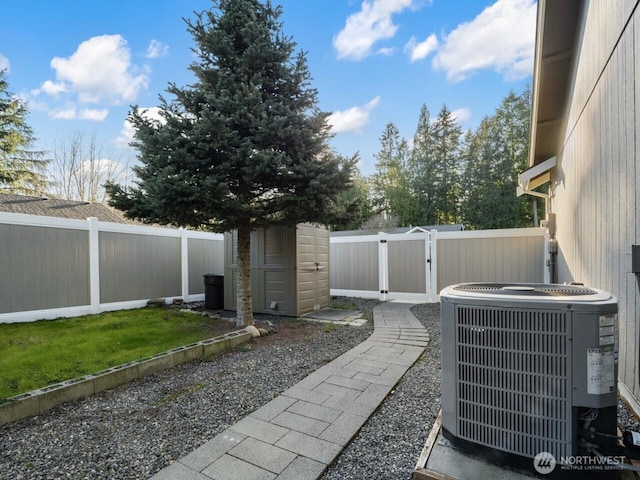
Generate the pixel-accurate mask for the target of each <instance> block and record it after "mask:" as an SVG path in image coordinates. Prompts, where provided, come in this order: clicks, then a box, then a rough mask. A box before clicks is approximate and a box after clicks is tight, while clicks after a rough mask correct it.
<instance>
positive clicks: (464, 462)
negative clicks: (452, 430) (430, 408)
mask: <svg viewBox="0 0 640 480" xmlns="http://www.w3.org/2000/svg"><path fill="white" fill-rule="evenodd" d="M441 421H442V414H440V415H438V418H437V419H436V421H435V423H434V424H433V427H432V428H431V432H430V433H429V437H428V438H427V442H426V443H425V446H424V449H423V450H422V454H421V455H420V458H419V459H418V463H417V464H416V468H415V470H414V472H413V477H414V478H415V479H417V480H475V479H477V478H487V479H489V478H490V479H491V480H531V479H536V478H539V477H536V476H535V475H533V474H532V473H529V472H523V471H520V470H515V469H513V468H510V467H505V466H502V465H495V464H492V463H489V462H488V461H486V460H485V459H483V458H482V457H478V456H474V455H472V454H469V453H466V452H463V451H461V450H459V449H457V448H455V447H454V446H453V445H451V443H450V442H449V441H447V439H446V438H444V437H443V436H442V428H441Z"/></svg>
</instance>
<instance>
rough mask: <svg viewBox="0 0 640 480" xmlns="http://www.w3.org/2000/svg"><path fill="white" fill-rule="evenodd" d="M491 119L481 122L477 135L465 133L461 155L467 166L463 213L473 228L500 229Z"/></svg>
mask: <svg viewBox="0 0 640 480" xmlns="http://www.w3.org/2000/svg"><path fill="white" fill-rule="evenodd" d="M493 133H494V132H493V128H492V126H491V120H490V119H489V117H485V118H483V119H482V121H481V122H480V125H479V126H478V129H477V130H476V131H475V133H473V132H471V131H468V132H467V133H466V134H465V137H464V140H463V142H462V147H461V152H462V153H461V156H462V159H463V162H464V165H465V168H464V172H463V174H462V179H461V188H462V199H461V200H462V201H461V206H460V213H461V215H462V220H463V223H464V224H465V226H466V227H467V228H471V229H489V228H497V227H495V225H497V223H498V215H499V213H498V210H497V203H498V197H497V196H496V195H495V178H494V170H495V168H494V152H495V149H496V146H495V138H494V137H493Z"/></svg>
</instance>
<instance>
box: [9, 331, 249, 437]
mask: <svg viewBox="0 0 640 480" xmlns="http://www.w3.org/2000/svg"><path fill="white" fill-rule="evenodd" d="M249 340H251V334H250V333H248V332H246V331H244V330H237V331H235V332H231V333H227V334H225V335H220V336H218V337H213V338H209V339H207V340H201V341H199V342H196V343H192V344H190V345H185V346H183V347H177V348H173V349H171V350H167V351H166V352H161V353H158V354H156V355H154V356H152V357H149V358H144V359H141V360H136V361H133V362H129V363H125V364H124V365H118V366H116V367H112V368H108V369H106V370H102V371H100V372H97V373H94V374H91V375H85V376H84V377H78V378H74V379H72V380H67V381H65V382H60V383H55V384H53V385H48V386H46V387H43V388H40V389H38V390H32V391H30V392H26V393H22V394H20V395H16V396H15V397H10V398H7V399H6V400H5V401H4V402H3V403H0V426H2V425H6V424H7V423H11V422H15V421H17V420H21V419H23V418H27V417H30V416H33V415H40V414H42V413H44V412H45V411H47V410H49V409H51V408H53V407H55V406H56V405H60V404H61V403H64V402H68V401H71V400H78V399H79V398H83V397H88V396H91V395H93V394H96V393H100V392H103V391H105V390H109V389H111V388H115V387H118V386H120V385H124V384H125V383H129V382H130V381H132V380H135V379H137V378H142V377H145V376H148V375H151V374H153V373H156V372H158V371H160V370H166V369H168V368H171V367H175V366H177V365H180V364H182V363H186V362H189V361H191V360H195V359H196V358H205V357H208V356H210V355H213V354H214V353H218V352H222V351H223V350H226V349H229V348H233V347H235V346H236V345H240V344H241V343H245V342H247V341H249Z"/></svg>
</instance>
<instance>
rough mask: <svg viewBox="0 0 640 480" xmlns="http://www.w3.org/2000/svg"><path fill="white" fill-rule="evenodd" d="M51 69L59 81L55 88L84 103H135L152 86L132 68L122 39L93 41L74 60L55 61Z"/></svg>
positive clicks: (75, 55)
mask: <svg viewBox="0 0 640 480" xmlns="http://www.w3.org/2000/svg"><path fill="white" fill-rule="evenodd" d="M51 67H52V68H53V69H54V70H55V71H56V79H57V81H56V82H55V84H54V83H53V82H50V83H51V85H56V84H57V85H59V86H62V85H64V87H65V88H66V89H67V90H72V91H73V92H75V93H77V95H78V99H79V101H80V102H88V103H98V102H107V103H110V104H121V103H124V102H131V101H133V100H135V99H136V97H137V96H138V93H139V92H140V91H141V90H143V89H146V88H147V87H148V85H149V77H148V76H147V75H145V74H143V73H137V72H136V70H137V68H136V67H135V66H133V65H132V64H131V53H130V51H129V48H128V47H127V41H126V40H125V39H124V38H123V37H122V36H120V35H102V36H98V37H92V38H90V39H89V40H86V41H84V42H82V43H81V44H80V45H79V46H78V49H77V50H76V51H75V52H74V53H73V55H71V56H70V57H68V58H61V57H55V58H53V60H51ZM45 83H46V82H45ZM58 88H60V87H58ZM46 93H48V92H46Z"/></svg>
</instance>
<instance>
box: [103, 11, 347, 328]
mask: <svg viewBox="0 0 640 480" xmlns="http://www.w3.org/2000/svg"><path fill="white" fill-rule="evenodd" d="M213 4H214V7H213V8H212V9H211V10H209V11H205V12H202V13H200V14H199V15H198V16H197V18H196V20H195V21H188V22H187V25H188V31H189V32H190V33H191V34H192V35H193V37H194V39H195V42H196V48H195V49H194V52H195V54H196V55H197V59H196V60H195V61H194V63H192V65H191V67H190V68H191V70H192V71H193V73H194V74H195V76H196V81H195V83H194V84H193V85H191V86H187V87H178V86H176V85H175V84H171V85H170V86H169V88H168V92H169V94H171V95H173V97H174V100H173V101H172V102H170V103H169V102H168V101H166V100H165V99H163V98H161V105H160V109H161V112H162V116H163V119H164V122H156V121H153V120H149V119H148V118H146V117H145V116H144V115H143V113H142V112H141V111H140V110H139V109H137V108H134V109H133V111H132V114H131V121H132V123H133V125H134V127H135V130H136V133H135V142H134V146H135V147H137V148H138V150H139V157H138V158H139V160H140V162H141V166H140V167H137V168H135V169H134V171H135V173H136V174H137V176H138V177H139V179H138V181H137V185H138V186H137V187H135V188H131V189H129V190H125V189H123V188H120V187H118V186H116V185H113V184H110V185H109V186H108V191H109V194H110V196H111V198H112V201H111V204H112V205H113V206H116V207H118V208H120V209H123V210H125V211H126V212H127V215H128V216H130V217H135V218H140V219H143V220H146V221H150V222H163V223H173V224H177V225H188V226H194V227H198V228H202V229H206V230H209V231H214V232H224V231H230V230H237V232H238V275H237V279H238V284H237V292H238V302H237V305H238V314H237V321H238V323H239V324H252V323H253V313H252V300H251V281H250V233H251V231H252V230H253V229H255V228H258V227H266V226H269V225H272V224H279V223H280V224H282V223H289V224H295V223H298V222H301V221H317V222H322V223H326V224H328V223H330V222H331V219H332V218H333V217H334V216H335V215H336V210H337V208H338V207H337V204H336V202H335V199H336V197H337V196H338V195H339V194H340V193H341V192H342V191H344V190H345V189H347V188H348V187H349V186H350V179H351V175H352V169H353V168H354V163H355V159H350V160H347V159H344V158H342V157H339V156H337V155H335V154H333V153H332V152H331V151H330V150H329V148H328V146H327V145H328V139H329V138H330V135H329V126H328V124H327V122H326V119H327V116H328V114H327V113H324V112H321V111H319V109H318V107H317V102H318V100H317V91H316V90H315V89H313V88H312V87H311V86H310V84H311V76H310V73H309V70H308V67H307V60H306V56H305V54H304V53H302V52H299V53H296V52H295V46H296V44H295V43H294V42H293V40H292V39H291V38H290V37H287V36H285V35H284V33H283V31H282V23H281V21H280V20H279V18H280V16H281V14H282V10H281V8H280V7H273V6H272V5H271V3H270V2H269V1H266V2H265V3H261V2H260V1H258V0H219V1H214V2H213Z"/></svg>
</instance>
